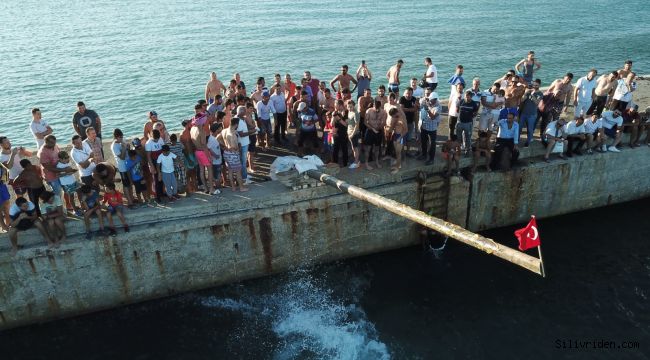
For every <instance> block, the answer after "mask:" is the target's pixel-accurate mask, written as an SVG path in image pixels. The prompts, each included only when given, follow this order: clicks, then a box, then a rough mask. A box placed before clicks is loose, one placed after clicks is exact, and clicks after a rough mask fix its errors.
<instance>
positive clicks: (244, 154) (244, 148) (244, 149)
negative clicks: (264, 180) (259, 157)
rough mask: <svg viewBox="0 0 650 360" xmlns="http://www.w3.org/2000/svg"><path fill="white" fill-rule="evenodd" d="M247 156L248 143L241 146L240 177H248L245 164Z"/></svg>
mask: <svg viewBox="0 0 650 360" xmlns="http://www.w3.org/2000/svg"><path fill="white" fill-rule="evenodd" d="M247 157H248V145H245V146H242V147H241V176H242V179H244V180H246V179H248V171H247V166H246V158H247Z"/></svg>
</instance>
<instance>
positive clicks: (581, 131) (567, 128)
mask: <svg viewBox="0 0 650 360" xmlns="http://www.w3.org/2000/svg"><path fill="white" fill-rule="evenodd" d="M564 134H565V135H566V140H567V147H566V151H565V155H566V156H568V157H572V156H573V154H576V155H582V151H581V149H582V146H583V145H584V144H585V140H586V137H585V119H584V118H583V117H582V116H578V117H577V118H575V119H574V120H571V121H569V122H568V123H567V124H566V125H564ZM576 143H577V145H576ZM574 145H576V146H575V147H574Z"/></svg>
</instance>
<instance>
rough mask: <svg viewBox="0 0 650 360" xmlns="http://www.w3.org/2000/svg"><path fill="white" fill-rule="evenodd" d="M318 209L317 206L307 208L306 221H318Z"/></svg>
mask: <svg viewBox="0 0 650 360" xmlns="http://www.w3.org/2000/svg"><path fill="white" fill-rule="evenodd" d="M319 211H320V210H319V209H318V208H310V209H307V221H308V222H310V223H311V222H314V221H318V213H319Z"/></svg>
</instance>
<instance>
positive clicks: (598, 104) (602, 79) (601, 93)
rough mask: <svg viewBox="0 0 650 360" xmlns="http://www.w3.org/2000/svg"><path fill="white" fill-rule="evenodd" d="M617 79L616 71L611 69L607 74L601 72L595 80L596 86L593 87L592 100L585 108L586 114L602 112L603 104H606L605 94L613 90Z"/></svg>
mask: <svg viewBox="0 0 650 360" xmlns="http://www.w3.org/2000/svg"><path fill="white" fill-rule="evenodd" d="M617 80H618V72H617V71H612V72H611V73H609V74H603V75H600V76H599V77H598V80H596V88H595V89H594V96H595V98H594V100H593V102H592V103H591V106H589V109H588V110H587V115H591V114H598V115H600V114H602V112H603V109H604V108H605V104H607V96H608V95H609V94H610V93H612V92H614V89H616V85H617Z"/></svg>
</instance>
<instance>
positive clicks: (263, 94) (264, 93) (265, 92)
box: [262, 91, 271, 96]
mask: <svg viewBox="0 0 650 360" xmlns="http://www.w3.org/2000/svg"><path fill="white" fill-rule="evenodd" d="M262 96H271V94H269V92H268V91H263V92H262Z"/></svg>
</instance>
